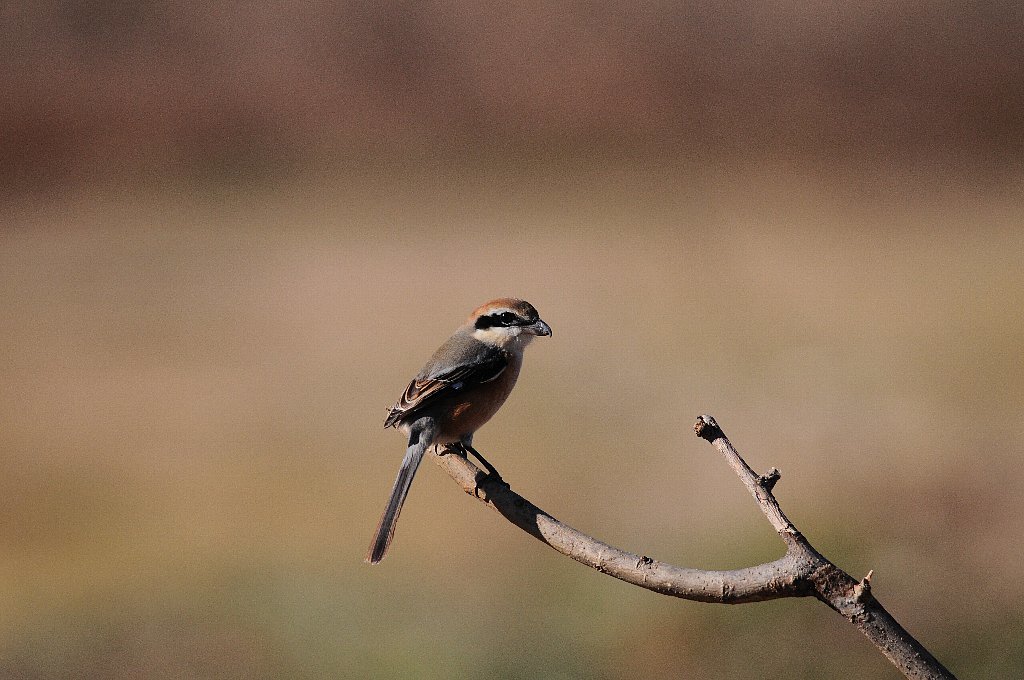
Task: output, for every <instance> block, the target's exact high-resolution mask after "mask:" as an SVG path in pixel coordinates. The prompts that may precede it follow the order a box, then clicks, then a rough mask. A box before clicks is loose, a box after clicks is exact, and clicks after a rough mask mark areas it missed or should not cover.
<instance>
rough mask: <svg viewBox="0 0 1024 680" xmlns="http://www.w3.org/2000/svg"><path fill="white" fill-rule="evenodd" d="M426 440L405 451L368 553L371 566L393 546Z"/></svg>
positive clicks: (424, 450)
mask: <svg viewBox="0 0 1024 680" xmlns="http://www.w3.org/2000/svg"><path fill="white" fill-rule="evenodd" d="M425 441H427V440H426V438H424V439H421V440H420V441H418V442H417V443H415V444H411V445H410V446H409V448H407V449H406V450H405V458H403V459H402V466H401V467H400V468H399V469H398V477H397V478H396V479H395V486H394V487H393V488H392V489H391V497H390V498H389V499H388V504H387V505H386V506H385V507H384V514H383V515H381V517H380V523H379V524H378V525H377V532H376V534H375V535H374V537H373V542H372V543H371V544H370V549H369V551H367V553H366V561H367V562H369V563H370V564H377V563H378V562H380V561H381V560H382V559H384V554H385V553H387V551H388V546H389V545H391V538H392V537H393V536H394V535H395V524H396V523H397V522H398V514H399V513H400V512H402V504H403V503H405V497H406V496H407V495H408V494H409V487H410V486H411V485H412V478H413V477H414V476H415V475H416V469H417V468H419V466H420V461H422V460H423V454H424V453H426V451H427V446H428V444H426V443H425Z"/></svg>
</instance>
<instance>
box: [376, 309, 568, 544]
mask: <svg viewBox="0 0 1024 680" xmlns="http://www.w3.org/2000/svg"><path fill="white" fill-rule="evenodd" d="M538 335H551V327H550V326H548V325H547V324H546V323H544V322H543V321H542V320H541V318H540V316H539V315H538V314H537V310H536V309H534V307H533V305H531V304H530V303H529V302H526V301H525V300H519V299H517V298H498V299H496V300H491V301H490V302H487V303H485V304H483V305H480V306H479V307H477V308H476V309H474V310H473V313H472V314H470V315H469V319H468V320H467V321H466V323H465V324H464V325H463V326H461V327H460V328H459V329H458V330H456V331H455V333H454V334H453V335H452V336H451V337H450V338H448V340H447V341H446V342H445V343H444V344H443V345H441V347H439V348H438V350H437V351H436V352H434V356H432V357H430V361H428V362H427V364H426V366H424V367H423V368H422V369H421V370H420V372H419V374H417V375H416V377H415V378H413V380H412V382H411V383H409V386H408V387H407V388H406V389H405V394H403V395H402V397H401V398H400V399H399V400H398V402H397V403H396V404H395V405H394V406H392V407H391V408H390V409H388V416H387V419H385V421H384V427H385V428H388V427H396V428H398V430H399V431H400V432H402V434H404V435H406V436H407V437H408V438H409V444H408V448H406V450H405V458H404V459H402V467H400V468H399V469H398V478H397V479H396V480H395V486H394V488H392V489H391V498H389V499H388V504H387V506H386V507H385V508H384V514H383V515H382V516H381V518H380V524H378V525H377V533H376V535H375V536H374V538H373V543H371V544H370V550H369V552H367V554H366V561H367V562H369V563H370V564H376V563H377V562H380V561H381V560H382V559H383V558H384V553H386V552H387V550H388V546H389V545H390V544H391V537H392V536H394V534H395V523H396V522H397V521H398V513H400V512H401V511H402V504H403V503H404V502H405V497H406V495H407V494H408V493H409V486H410V485H411V484H412V478H413V476H414V475H415V474H416V468H418V467H419V465H420V461H421V460H423V454H424V453H426V451H427V449H428V448H430V447H431V446H433V445H434V444H441V445H445V446H446V447H448V448H449V449H452V450H454V451H456V452H459V453H461V454H463V455H465V454H466V453H472V454H473V455H474V456H476V457H477V458H478V459H479V460H480V462H481V463H483V464H484V467H486V468H487V470H488V473H490V474H492V475H496V474H497V472H496V471H495V470H494V468H493V467H491V465H490V463H488V462H487V461H486V460H484V459H483V457H482V456H481V455H480V454H479V453H477V452H476V450H475V449H473V446H472V445H473V433H474V432H476V431H477V430H478V429H479V428H480V427H481V426H482V425H483V424H484V423H486V422H487V421H488V420H490V419H491V416H493V415H494V414H495V413H496V412H497V411H498V409H499V408H501V405H502V404H503V403H505V399H506V398H508V395H509V393H510V392H511V391H512V388H513V387H514V386H515V384H516V378H518V377H519V369H520V368H521V367H522V365H523V350H525V349H526V346H527V345H529V344H530V341H531V340H533V339H534V338H535V337H536V336H538Z"/></svg>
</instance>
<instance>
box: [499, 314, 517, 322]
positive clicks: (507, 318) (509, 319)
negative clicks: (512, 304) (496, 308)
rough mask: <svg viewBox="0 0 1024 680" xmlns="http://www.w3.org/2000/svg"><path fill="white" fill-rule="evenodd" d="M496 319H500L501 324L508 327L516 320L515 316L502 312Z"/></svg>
mask: <svg viewBox="0 0 1024 680" xmlns="http://www.w3.org/2000/svg"><path fill="white" fill-rule="evenodd" d="M498 318H499V319H501V322H502V323H503V324H505V325H509V324H511V323H513V322H514V321H515V320H516V315H515V314H513V313H512V312H502V313H501V316H499V317H498Z"/></svg>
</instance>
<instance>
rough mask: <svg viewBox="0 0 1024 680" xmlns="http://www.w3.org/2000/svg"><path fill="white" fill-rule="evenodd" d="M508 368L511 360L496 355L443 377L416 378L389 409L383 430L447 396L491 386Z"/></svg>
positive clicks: (456, 367)
mask: <svg viewBox="0 0 1024 680" xmlns="http://www.w3.org/2000/svg"><path fill="white" fill-rule="evenodd" d="M506 368H508V359H506V358H505V357H504V356H503V355H501V354H497V353H495V354H492V355H490V356H487V357H482V358H480V359H477V360H475V361H473V362H472V363H468V364H463V365H461V366H455V367H454V368H451V369H448V370H445V371H443V372H441V373H437V374H433V375H430V376H428V377H423V378H415V379H414V380H413V381H412V382H411V383H409V386H408V387H407V388H405V394H403V395H402V397H401V398H400V399H399V400H398V402H397V403H396V404H395V405H394V406H392V407H391V408H390V409H388V417H387V419H386V420H385V421H384V427H393V426H394V425H397V424H398V422H399V421H401V420H405V419H407V418H409V417H410V416H415V415H416V414H417V413H418V412H421V411H422V410H423V409H424V408H426V407H427V406H429V405H430V404H433V403H435V402H436V401H438V400H439V399H441V398H443V397H445V396H449V395H452V394H455V393H457V392H461V391H462V390H466V389H469V388H471V387H474V386H476V385H481V384H483V383H487V382H490V381H492V380H494V379H495V378H497V377H498V376H499V375H501V374H502V372H503V371H504V370H505V369H506Z"/></svg>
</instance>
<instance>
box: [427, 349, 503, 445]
mask: <svg viewBox="0 0 1024 680" xmlns="http://www.w3.org/2000/svg"><path fill="white" fill-rule="evenodd" d="M518 376H519V366H518V365H511V366H509V367H508V368H507V369H506V370H505V371H504V372H503V373H502V374H501V375H500V376H498V378H497V379H496V380H495V381H494V383H497V384H491V383H485V384H483V385H480V386H479V387H477V388H475V389H474V390H473V391H472V392H467V393H466V394H465V395H459V396H458V397H454V398H452V399H451V401H450V402H449V404H450V405H449V406H448V408H446V409H444V412H445V415H444V417H442V419H441V422H440V431H439V433H438V437H437V441H438V442H440V443H442V444H449V443H451V442H455V441H458V440H460V439H462V438H463V437H465V436H466V435H470V434H473V433H474V432H476V431H477V430H478V429H479V428H481V427H483V425H484V423H486V422H487V421H488V420H490V419H491V417H492V416H494V414H495V413H497V412H498V409H500V408H501V405H502V404H504V403H505V400H506V399H507V398H508V395H509V393H510V392H511V391H512V388H513V387H514V386H515V384H516V378H517V377H518Z"/></svg>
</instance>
